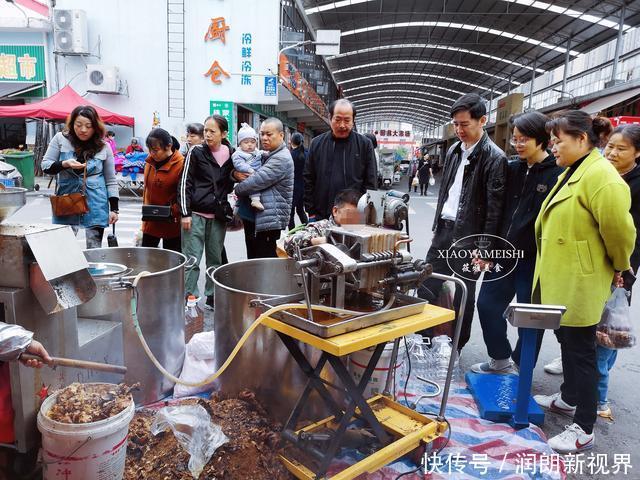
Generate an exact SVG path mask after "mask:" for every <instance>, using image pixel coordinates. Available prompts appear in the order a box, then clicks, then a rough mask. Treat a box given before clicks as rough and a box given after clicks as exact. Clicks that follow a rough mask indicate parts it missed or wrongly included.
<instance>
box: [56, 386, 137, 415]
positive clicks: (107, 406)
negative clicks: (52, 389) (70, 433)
mask: <svg viewBox="0 0 640 480" xmlns="http://www.w3.org/2000/svg"><path fill="white" fill-rule="evenodd" d="M139 387H140V384H139V383H135V384H133V385H131V386H128V385H126V384H124V383H121V384H119V385H113V384H93V385H92V384H88V385H86V384H82V383H72V384H71V385H69V386H68V387H67V388H65V389H64V390H62V391H61V392H60V393H59V394H58V396H57V398H56V402H55V403H54V405H53V407H51V409H49V411H48V412H47V417H49V418H50V419H51V420H55V421H56V422H61V423H90V422H97V421H99V420H104V419H106V418H110V417H113V416H115V415H117V414H119V413H120V412H122V411H123V410H124V409H126V408H127V407H128V406H129V405H130V404H131V402H132V399H131V391H133V390H137V389H138V388H139Z"/></svg>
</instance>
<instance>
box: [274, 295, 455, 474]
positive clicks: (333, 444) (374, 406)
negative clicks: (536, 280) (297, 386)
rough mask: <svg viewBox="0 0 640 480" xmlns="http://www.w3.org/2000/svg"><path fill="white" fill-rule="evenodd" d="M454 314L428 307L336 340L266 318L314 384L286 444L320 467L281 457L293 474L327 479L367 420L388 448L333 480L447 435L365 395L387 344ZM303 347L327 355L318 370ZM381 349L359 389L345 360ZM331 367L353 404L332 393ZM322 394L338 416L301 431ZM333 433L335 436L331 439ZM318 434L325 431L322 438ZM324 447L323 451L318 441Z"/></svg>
mask: <svg viewBox="0 0 640 480" xmlns="http://www.w3.org/2000/svg"><path fill="white" fill-rule="evenodd" d="M454 316H455V315H454V312H453V311H451V310H447V309H444V308H441V307H437V306H434V305H425V307H424V310H423V312H422V313H420V314H417V315H412V316H409V317H405V318H402V319H399V320H392V321H389V322H387V323H383V324H380V325H375V326H372V327H367V328H363V329H361V330H356V331H354V332H349V333H345V334H342V335H338V336H335V337H330V338H320V337H317V336H315V335H313V334H311V333H308V332H305V331H304V330H300V329H299V328H296V327H293V326H291V325H288V324H286V323H284V322H282V321H280V320H276V319H274V318H271V317H269V318H266V319H265V321H264V322H263V324H264V325H265V326H267V327H269V328H272V329H273V330H275V331H276V332H277V334H278V335H279V337H280V339H281V340H282V342H283V343H284V344H285V346H286V347H287V349H288V350H289V352H290V353H291V355H292V356H293V358H294V359H295V360H296V362H297V363H298V365H299V366H300V367H301V368H302V370H303V371H304V372H305V373H306V375H307V376H308V378H309V380H308V381H307V385H306V387H305V389H304V391H303V392H302V394H301V395H300V397H299V399H298V402H297V403H296V406H295V407H294V409H293V411H292V413H291V415H290V416H289V419H288V420H287V423H286V424H285V426H284V428H283V430H282V437H283V440H285V441H286V442H290V443H292V444H294V445H295V446H296V447H297V448H299V449H300V450H302V451H303V452H305V454H306V456H307V457H311V458H312V459H313V460H314V461H315V463H316V467H315V468H314V470H315V471H313V470H312V469H311V467H309V466H305V465H303V464H302V463H301V462H299V461H297V460H295V459H291V458H286V457H285V456H284V455H282V456H281V459H282V461H283V462H284V464H285V466H286V467H287V469H288V470H289V471H290V472H291V473H292V474H293V475H295V476H296V477H297V478H299V479H321V478H326V477H325V475H326V472H327V470H328V468H329V465H330V463H331V461H332V460H333V459H334V458H335V456H336V453H337V452H338V449H339V448H340V445H341V442H342V440H343V436H344V434H345V431H346V429H347V427H348V426H349V425H350V424H351V423H353V422H354V421H356V420H358V419H359V420H361V421H364V422H365V423H366V424H367V426H368V427H369V428H370V429H371V431H372V432H373V434H374V435H375V436H376V437H377V440H378V441H379V442H380V444H381V445H382V448H381V449H380V450H378V451H376V452H375V453H374V454H372V455H370V456H368V457H367V458H365V459H363V460H361V461H360V462H358V463H356V464H354V465H352V466H350V467H349V468H347V469H345V470H343V471H341V472H340V473H338V474H337V475H334V476H333V477H331V478H332V480H350V479H353V478H355V477H357V476H358V475H361V474H363V473H365V472H374V471H376V470H378V469H379V468H381V467H383V466H384V465H387V464H389V463H391V462H392V461H393V460H395V459H397V458H400V457H401V456H403V455H405V454H406V453H408V452H410V451H411V450H413V449H415V448H417V447H418V446H419V445H420V442H425V443H428V442H432V441H433V440H435V439H436V438H438V437H439V436H441V435H443V434H444V433H445V431H446V423H445V422H439V421H437V420H433V419H429V418H427V417H425V416H424V415H421V414H419V413H417V412H415V411H413V410H411V409H409V408H407V407H404V406H402V405H400V404H399V403H397V402H395V401H394V400H392V399H391V398H388V397H385V396H382V395H377V396H375V397H373V398H370V399H368V400H366V399H365V398H364V397H363V391H364V389H365V387H366V385H367V383H368V382H369V379H370V378H371V375H372V373H373V371H374V369H375V367H376V365H377V363H378V360H379V358H380V356H381V355H382V351H383V350H384V347H385V344H386V343H387V342H389V341H392V340H395V339H397V338H400V337H403V336H405V335H409V334H412V333H415V332H417V331H420V330H423V329H426V328H430V327H433V326H436V325H440V324H442V323H446V322H449V321H451V320H453V319H454ZM299 342H303V343H306V344H309V345H311V346H312V347H314V348H317V349H319V350H321V351H322V354H321V356H320V359H319V360H318V362H317V364H316V365H315V366H312V365H311V364H310V363H309V361H308V360H307V358H306V357H305V355H304V354H303V353H302V350H301V349H300V347H299ZM373 346H375V347H376V348H375V350H374V353H373V355H372V356H371V360H370V361H369V363H368V365H367V367H366V369H365V372H364V374H363V376H362V378H361V380H360V382H359V383H358V384H357V385H356V383H355V382H354V380H353V378H352V377H351V375H349V372H348V371H347V368H346V367H345V365H344V364H343V363H342V360H341V359H340V357H341V356H344V355H349V354H351V353H353V352H357V351H359V350H363V349H366V348H369V347H373ZM327 363H329V365H331V367H332V369H333V370H334V372H335V374H336V378H337V380H339V381H340V382H341V383H342V387H338V388H339V389H340V390H344V392H345V393H346V395H347V397H346V398H347V399H348V403H347V404H346V406H342V407H341V406H340V405H338V403H337V402H336V400H335V399H334V398H333V397H332V396H331V394H330V393H329V391H328V390H327V387H326V385H329V386H332V387H336V385H332V384H329V383H328V382H326V381H325V380H323V379H322V378H321V377H320V373H321V371H322V369H323V367H324V366H325V365H326V364H327ZM314 390H315V391H316V392H317V393H318V394H319V395H320V397H321V398H322V400H323V401H324V403H325V404H326V405H327V407H328V408H329V409H330V412H332V413H333V415H332V416H330V417H328V418H325V419H324V420H321V421H319V422H317V423H314V424H312V425H308V426H306V427H304V428H302V429H300V430H296V425H297V423H298V421H299V419H300V415H301V413H302V410H303V408H304V406H305V404H306V403H307V401H308V400H309V396H310V394H311V392H312V391H314ZM328 430H331V431H332V432H333V433H332V434H330V435H327V434H326V432H327V431H328ZM314 432H325V433H316V434H315V435H314ZM319 440H320V443H321V444H322V446H318V443H319V442H318V441H319Z"/></svg>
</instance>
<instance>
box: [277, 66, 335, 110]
mask: <svg viewBox="0 0 640 480" xmlns="http://www.w3.org/2000/svg"><path fill="white" fill-rule="evenodd" d="M280 80H281V81H282V85H284V87H285V88H287V89H288V90H289V91H291V93H293V94H294V95H295V96H296V97H298V99H300V101H301V102H302V103H304V104H305V105H306V106H307V107H309V108H310V109H311V110H313V111H314V112H315V113H316V114H317V115H318V116H320V117H321V118H328V117H329V111H328V109H327V105H326V104H325V103H324V101H323V100H322V98H320V95H318V93H317V92H316V91H315V90H314V89H313V87H312V86H311V84H310V83H309V82H308V81H307V80H306V79H305V78H304V77H303V76H302V74H301V73H300V71H299V70H298V69H297V68H296V67H295V65H293V64H292V63H290V62H289V58H287V56H286V55H285V54H284V53H281V54H280Z"/></svg>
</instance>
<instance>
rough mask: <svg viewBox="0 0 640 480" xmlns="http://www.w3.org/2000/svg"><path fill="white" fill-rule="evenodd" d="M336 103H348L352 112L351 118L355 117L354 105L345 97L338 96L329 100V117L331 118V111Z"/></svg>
mask: <svg viewBox="0 0 640 480" xmlns="http://www.w3.org/2000/svg"><path fill="white" fill-rule="evenodd" d="M338 105H349V106H350V107H351V111H352V112H353V119H354V120H355V119H356V106H355V105H354V104H353V103H351V102H350V101H349V100H347V99H346V98H339V99H338V100H334V101H333V102H331V105H329V118H333V112H334V110H335V109H336V107H337V106H338Z"/></svg>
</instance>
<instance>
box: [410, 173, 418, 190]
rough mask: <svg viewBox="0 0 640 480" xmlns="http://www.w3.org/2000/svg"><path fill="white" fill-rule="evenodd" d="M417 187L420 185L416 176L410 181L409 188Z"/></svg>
mask: <svg viewBox="0 0 640 480" xmlns="http://www.w3.org/2000/svg"><path fill="white" fill-rule="evenodd" d="M418 185H420V180H418V176H417V175H416V176H415V177H413V180H411V186H412V187H417V186H418Z"/></svg>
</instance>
